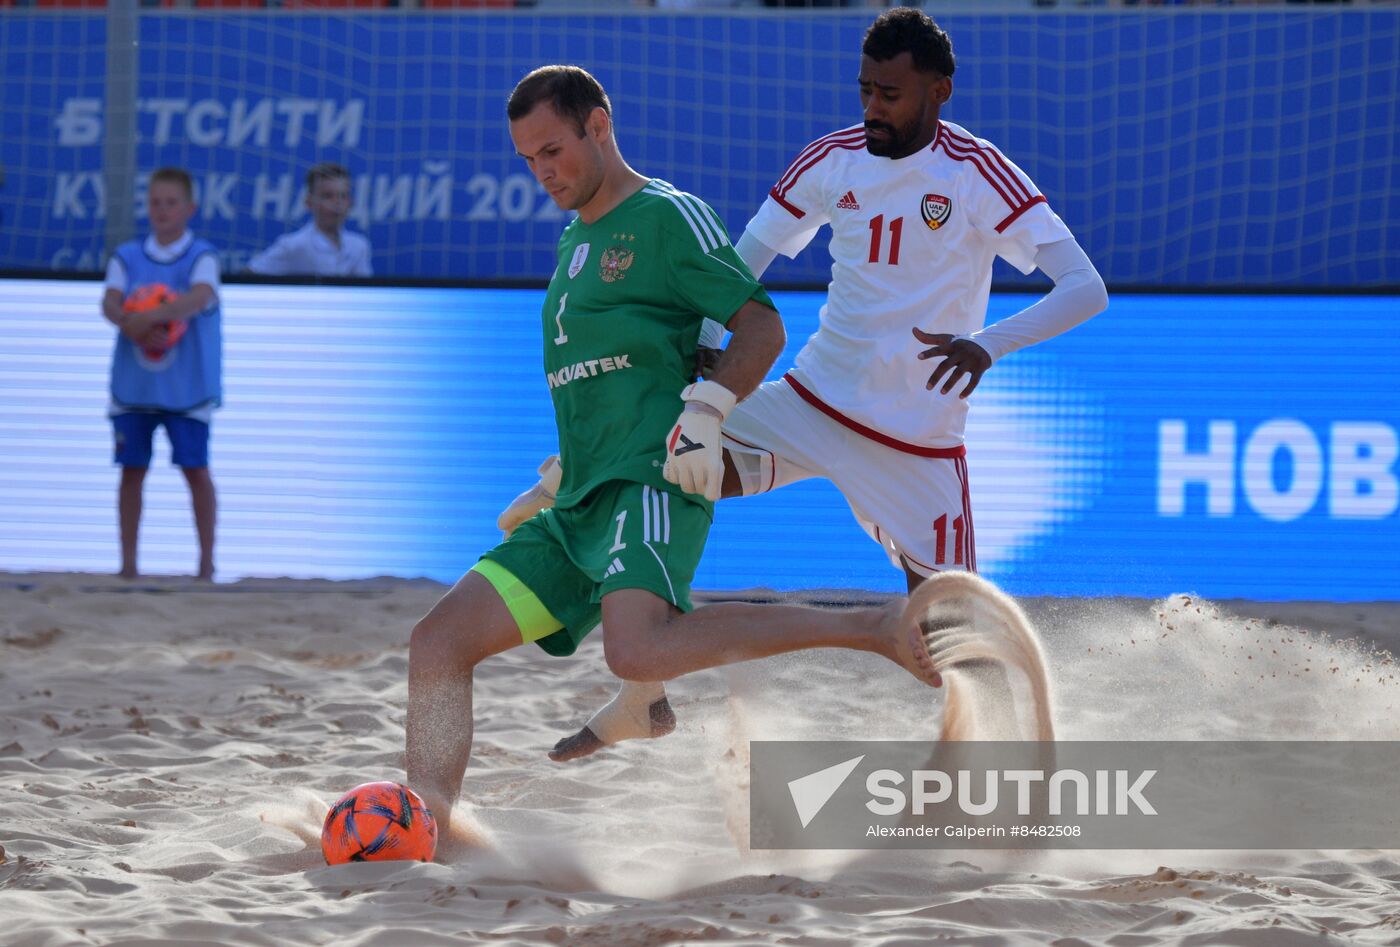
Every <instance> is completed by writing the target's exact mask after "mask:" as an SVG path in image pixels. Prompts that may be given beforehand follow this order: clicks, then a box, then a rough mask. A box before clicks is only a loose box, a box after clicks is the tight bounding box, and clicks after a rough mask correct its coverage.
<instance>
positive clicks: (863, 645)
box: [603, 589, 943, 687]
mask: <svg viewBox="0 0 1400 947" xmlns="http://www.w3.org/2000/svg"><path fill="white" fill-rule="evenodd" d="M910 605H911V603H908V602H906V601H905V600H904V599H896V600H894V601H892V602H891V603H889V604H888V605H885V606H883V607H880V608H857V609H821V608H806V607H802V606H795V605H747V604H740V603H724V604H718V605H708V606H706V607H704V608H699V609H696V610H695V611H693V612H690V613H689V614H680V613H679V612H677V611H676V610H675V609H674V607H673V606H671V605H670V603H668V602H666V601H665V600H663V599H661V598H660V597H658V596H656V595H653V594H652V593H650V592H647V591H643V590H640V589H620V590H618V591H616V592H610V593H608V594H607V595H605V596H604V597H603V648H604V653H605V655H606V657H607V661H608V667H609V668H610V669H611V670H612V672H613V673H614V674H616V675H617V676H618V677H620V678H622V679H623V680H626V681H640V682H648V681H664V680H670V679H671V678H674V677H679V676H681V675H682V674H690V673H692V672H694V671H703V670H705V669H706V668H712V667H719V666H721V665H726V664H734V663H737V662H740V661H751V660H754V659H756V658H766V657H772V656H773V655H777V654H786V653H788V652H791V651H803V650H807V649H809V648H847V649H851V650H856V651H870V652H873V653H875V654H880V655H884V656H885V657H887V658H889V659H890V660H891V661H894V662H895V663H896V664H899V665H900V666H901V667H903V668H904V669H905V670H907V671H908V672H909V673H910V674H913V675H914V676H915V677H917V678H919V679H920V680H921V681H923V682H924V683H926V684H928V685H930V686H931V687H939V686H941V685H942V683H943V679H942V676H941V674H940V673H939V670H938V668H937V667H936V666H935V664H934V660H933V657H932V655H931V654H930V652H929V650H928V649H927V648H926V647H925V646H924V644H923V638H922V633H921V632H920V631H919V628H918V618H919V613H918V612H917V611H916V610H914V609H912V607H909V606H910Z"/></svg>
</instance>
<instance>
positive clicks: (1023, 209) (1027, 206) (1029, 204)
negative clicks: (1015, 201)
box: [997, 194, 1049, 233]
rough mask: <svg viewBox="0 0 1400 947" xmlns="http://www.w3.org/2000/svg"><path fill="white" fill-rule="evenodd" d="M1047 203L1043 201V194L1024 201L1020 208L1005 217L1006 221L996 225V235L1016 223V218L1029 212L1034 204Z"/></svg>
mask: <svg viewBox="0 0 1400 947" xmlns="http://www.w3.org/2000/svg"><path fill="white" fill-rule="evenodd" d="M1048 203H1049V201H1047V200H1046V199H1045V195H1044V194H1037V195H1036V196H1035V197H1032V198H1031V199H1030V200H1028V201H1026V202H1025V203H1024V204H1022V205H1021V206H1020V207H1018V208H1016V209H1015V210H1013V211H1012V212H1011V213H1009V214H1007V215H1006V219H1005V220H1003V221H1002V222H1001V223H999V224H997V233H1001V232H1002V231H1004V230H1005V229H1006V228H1007V227H1010V226H1011V225H1012V224H1014V223H1015V222H1016V218H1018V217H1020V216H1021V215H1022V214H1024V213H1025V212H1026V211H1028V210H1030V209H1031V208H1032V207H1034V206H1035V205H1036V204H1048Z"/></svg>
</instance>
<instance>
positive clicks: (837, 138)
mask: <svg viewBox="0 0 1400 947" xmlns="http://www.w3.org/2000/svg"><path fill="white" fill-rule="evenodd" d="M822 224H830V225H831V256H832V260H833V264H832V267H831V284H830V286H829V287H828V289H827V302H826V305H824V306H823V307H822V310H821V316H820V319H821V322H820V325H819V328H818V329H817V332H816V334H815V335H813V336H812V337H811V338H810V339H809V340H808V341H807V344H806V346H804V347H803V349H802V351H801V353H799V354H798V356H797V361H796V363H795V365H794V366H793V369H792V371H791V372H790V373H789V375H788V379H787V380H788V383H789V384H791V385H792V386H793V388H794V389H795V390H796V391H797V392H798V394H800V395H802V397H803V398H804V399H806V400H807V401H808V402H809V403H811V404H813V405H814V406H815V407H817V408H819V409H821V410H822V411H824V412H825V413H826V414H828V415H829V416H831V417H832V418H834V419H836V420H837V421H840V422H841V423H842V424H845V425H846V426H847V427H849V428H851V429H853V430H856V431H859V432H860V433H862V434H865V435H866V436H867V437H871V438H873V439H875V440H878V441H880V442H881V443H883V444H885V445H886V446H889V447H894V448H896V449H899V450H904V451H907V452H910V453H916V454H922V455H924V456H951V455H952V454H953V452H954V451H956V452H957V453H959V454H960V453H961V447H962V443H963V426H964V423H965V421H966V418H967V401H966V400H964V399H961V398H959V397H958V393H959V392H960V391H961V390H962V387H963V386H962V385H959V386H958V388H957V389H955V390H954V391H953V392H952V393H950V394H947V395H944V394H941V393H939V392H938V391H937V390H934V391H928V390H927V389H926V388H925V385H926V384H927V382H928V377H929V375H930V374H932V372H933V370H934V368H935V367H936V366H937V364H938V362H937V361H936V360H929V361H920V360H919V358H918V354H919V353H920V352H921V351H923V350H924V349H925V348H927V346H926V345H924V344H923V343H921V342H919V341H918V339H916V338H914V335H913V333H912V331H911V330H912V329H913V328H914V327H915V326H917V327H919V328H920V329H922V330H923V331H925V332H948V333H952V334H953V335H971V334H972V333H974V332H976V331H977V330H978V329H980V328H982V325H983V322H984V321H985V320H986V317H987V297H988V295H989V293H990V291H991V282H992V261H993V259H994V258H995V257H997V256H1001V257H1002V258H1004V259H1005V260H1007V261H1008V262H1010V263H1011V264H1012V265H1013V266H1015V267H1016V268H1017V269H1019V270H1020V271H1021V272H1023V273H1030V272H1032V271H1033V270H1034V269H1035V263H1034V260H1035V255H1036V250H1037V247H1039V246H1041V245H1043V244H1047V243H1054V242H1056V241H1059V240H1067V239H1073V235H1072V234H1071V233H1070V232H1069V229H1068V228H1067V227H1066V226H1065V224H1064V221H1062V220H1060V218H1059V217H1058V216H1057V215H1056V214H1055V213H1054V212H1053V211H1052V210H1050V208H1049V205H1047V204H1046V202H1045V197H1044V196H1043V195H1041V193H1040V191H1039V190H1038V189H1037V188H1036V186H1035V184H1034V183H1032V182H1031V180H1030V178H1029V177H1027V176H1026V175H1025V173H1024V172H1022V171H1021V169H1020V168H1018V167H1016V165H1014V164H1012V163H1011V162H1010V161H1008V160H1007V159H1006V158H1005V157H1003V156H1002V154H1001V152H999V151H997V149H996V148H995V147H994V146H992V145H991V144H989V143H987V142H985V141H983V140H981V139H980V138H974V137H972V135H970V134H968V132H967V131H966V130H965V129H963V128H962V127H960V126H958V125H954V124H952V123H951V122H940V123H939V127H938V131H937V134H936V135H935V137H934V140H933V143H932V144H931V145H930V146H929V147H927V148H924V149H922V150H920V151H919V152H917V153H915V154H912V155H909V156H907V157H904V158H896V159H891V158H880V157H876V156H875V155H872V154H870V152H868V151H867V150H866V148H865V131H864V128H863V127H862V126H860V125H855V126H852V127H851V128H847V129H843V130H842V131H839V132H835V133H833V134H830V135H827V136H826V137H824V138H819V139H817V140H816V141H814V142H813V143H812V144H810V145H808V146H807V147H806V148H805V149H804V150H803V151H802V153H801V154H799V155H798V156H797V160H795V161H794V162H793V163H792V164H791V166H789V168H788V169H787V172H786V173H784V174H783V176H782V178H781V179H780V180H779V181H778V183H777V184H776V185H774V186H773V189H772V191H770V192H769V196H768V200H766V201H764V203H763V206H762V207H760V208H759V210H758V213H757V214H755V215H754V218H753V220H751V221H749V225H748V231H747V232H748V233H750V234H752V235H753V236H754V237H755V238H757V239H758V240H760V241H762V242H763V243H764V244H766V245H767V246H769V247H771V248H772V249H774V250H776V251H778V252H779V253H781V254H783V255H784V256H788V257H793V256H796V255H797V254H798V253H799V252H800V251H801V250H802V249H803V248H804V247H805V246H807V244H808V243H810V242H811V240H812V237H813V236H815V235H816V232H817V230H818V229H820V227H821V226H822Z"/></svg>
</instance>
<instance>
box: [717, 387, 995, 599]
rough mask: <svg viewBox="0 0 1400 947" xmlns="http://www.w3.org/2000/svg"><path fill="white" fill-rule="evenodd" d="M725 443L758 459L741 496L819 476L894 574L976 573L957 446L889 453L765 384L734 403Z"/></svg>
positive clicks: (969, 508)
mask: <svg viewBox="0 0 1400 947" xmlns="http://www.w3.org/2000/svg"><path fill="white" fill-rule="evenodd" d="M724 446H725V448H726V449H727V450H729V451H731V452H734V453H744V454H750V455H753V456H756V457H758V458H759V459H760V463H761V477H760V482H759V483H758V485H757V487H756V489H754V490H751V491H746V495H747V494H748V493H767V492H768V491H769V490H773V489H776V488H778V487H782V486H786V485H787V484H789V483H796V482H797V481H799V480H806V479H808V478H810V477H822V478H825V479H827V480H830V481H831V482H832V483H833V484H835V485H836V488H837V489H838V490H840V491H841V494H842V495H843V496H844V497H845V498H846V502H847V503H849V504H850V506H851V512H852V513H854V514H855V517H856V520H857V521H859V523H860V525H861V527H862V528H863V529H864V530H865V531H866V533H868V534H869V535H870V538H871V539H873V540H875V541H876V542H877V543H879V544H880V546H881V547H882V548H883V549H884V550H885V553H886V555H888V556H889V558H890V562H891V563H892V564H893V565H894V566H895V567H896V568H898V569H904V568H906V567H907V568H908V569H909V570H910V571H911V572H915V573H917V574H919V575H922V576H929V575H932V574H933V573H935V572H962V571H969V572H976V571H977V556H976V552H975V541H974V538H973V533H972V504H971V500H970V495H969V493H968V488H967V460H966V458H965V457H963V456H961V453H962V452H961V450H960V449H959V450H957V451H956V453H957V456H950V457H921V456H919V455H916V454H911V453H907V452H905V451H902V450H898V449H896V448H893V447H887V446H886V445H884V444H882V443H880V442H879V441H876V440H872V439H871V438H870V437H867V436H865V435H863V434H859V433H857V432H855V431H853V430H851V429H850V428H848V427H846V426H844V425H843V424H841V423H840V422H838V421H836V420H834V419H833V418H830V417H828V416H827V415H826V414H824V413H823V412H822V411H820V410H818V409H817V408H816V407H814V406H812V405H810V404H808V403H807V402H806V401H804V400H803V399H802V397H801V396H800V395H799V394H798V393H797V392H796V391H794V390H793V389H792V387H791V386H790V385H788V383H787V382H785V381H770V382H766V383H764V384H763V385H761V386H759V388H758V390H757V391H755V392H754V393H753V394H751V395H749V396H748V397H747V398H745V399H744V400H743V401H741V402H739V404H738V406H736V407H735V408H734V410H733V412H731V413H730V415H729V417H728V419H727V420H726V421H725V422H724ZM949 453H953V451H950V452H949Z"/></svg>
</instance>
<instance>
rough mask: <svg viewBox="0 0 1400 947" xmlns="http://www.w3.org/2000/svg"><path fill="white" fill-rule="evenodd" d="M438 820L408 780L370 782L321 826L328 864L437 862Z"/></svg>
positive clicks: (342, 802)
mask: <svg viewBox="0 0 1400 947" xmlns="http://www.w3.org/2000/svg"><path fill="white" fill-rule="evenodd" d="M437 838H438V830H437V820H436V819H434V818H433V814H432V812H430V811H429V810H428V807H427V806H426V805H424V804H423V800H422V798H420V797H419V795H418V794H417V793H416V792H414V791H413V790H412V789H409V788H408V787H407V786H405V785H403V784H402V783H391V782H378V783H364V784H363V785H360V786H356V787H355V788H354V789H352V790H350V791H349V792H347V793H346V794H345V795H343V796H341V797H340V799H339V801H337V802H336V804H335V805H333V806H331V811H330V812H328V813H326V822H325V825H323V826H322V827H321V854H323V855H325V856H326V864H327V865H343V864H345V863H346V862H377V861H423V862H425V861H431V860H432V858H433V853H434V852H436V851H437Z"/></svg>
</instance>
